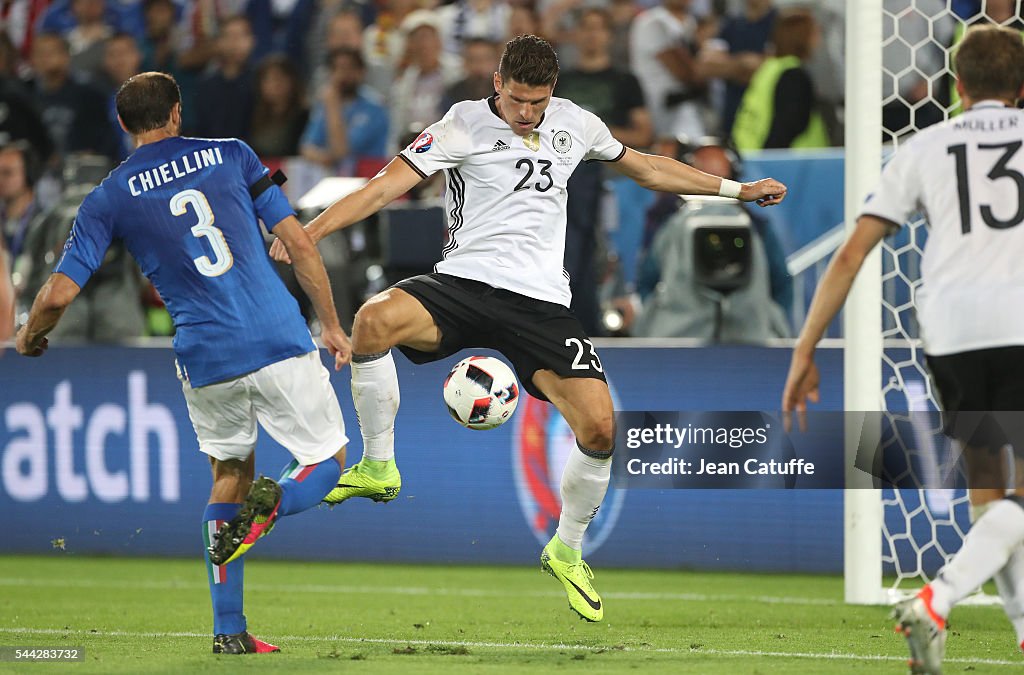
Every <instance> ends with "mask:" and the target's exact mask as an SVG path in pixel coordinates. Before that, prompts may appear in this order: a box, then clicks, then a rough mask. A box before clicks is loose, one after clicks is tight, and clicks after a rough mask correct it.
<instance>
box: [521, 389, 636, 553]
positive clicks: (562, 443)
mask: <svg viewBox="0 0 1024 675" xmlns="http://www.w3.org/2000/svg"><path fill="white" fill-rule="evenodd" d="M515 417H516V419H515V422H516V432H515V434H514V436H513V439H512V468H513V470H514V473H515V478H516V494H517V496H518V497H519V507H520V508H521V509H522V511H523V516H524V517H525V518H526V524H527V526H528V527H529V528H530V531H532V532H533V535H534V537H536V539H537V542H538V543H540V544H546V543H548V540H550V539H551V537H552V536H554V533H555V530H556V529H557V528H558V515H559V513H560V512H561V510H562V499H561V496H560V495H559V483H560V482H561V477H562V469H563V468H564V467H565V462H566V460H567V459H568V457H569V453H570V452H578V450H577V449H576V437H575V436H573V433H572V430H570V429H569V425H568V424H566V422H565V420H564V419H563V418H562V416H561V415H559V414H558V411H557V410H556V409H555V407H554V406H553V405H550V404H548V403H544V402H543V401H540V400H539V399H536V398H534V397H533V396H529V395H527V394H526V392H525V391H524V392H523V395H522V396H521V397H520V400H519V409H518V410H517V411H516V415H515ZM625 497H626V491H625V490H624V489H616V487H615V481H614V480H613V481H611V482H610V483H609V484H608V492H607V493H606V494H605V497H604V503H603V504H602V505H601V508H600V509H599V510H598V511H597V512H596V515H595V516H594V519H593V520H592V521H591V523H590V527H588V528H587V534H586V539H585V540H584V546H585V547H586V549H587V554H588V555H589V554H591V553H593V552H594V551H596V550H597V549H598V548H599V547H600V546H601V544H603V543H604V541H605V540H606V539H607V538H608V535H610V534H611V532H612V530H613V529H615V523H616V521H617V520H618V519H619V512H620V511H621V510H622V501H623V499H625Z"/></svg>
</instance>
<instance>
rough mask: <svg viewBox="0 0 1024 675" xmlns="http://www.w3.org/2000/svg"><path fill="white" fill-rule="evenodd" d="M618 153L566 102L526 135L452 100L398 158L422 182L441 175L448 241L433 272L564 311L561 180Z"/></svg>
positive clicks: (590, 117) (603, 132) (620, 149)
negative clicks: (583, 165) (588, 163)
mask: <svg viewBox="0 0 1024 675" xmlns="http://www.w3.org/2000/svg"><path fill="white" fill-rule="evenodd" d="M625 152H626V148H625V147H624V146H623V145H622V143H619V142H618V141H616V140H615V139H614V138H612V135H611V132H609V131H608V127H607V126H605V124H604V122H602V121H601V120H600V119H599V118H598V117H597V116H596V115H594V114H593V113H590V112H587V111H585V110H583V109H582V108H580V107H579V106H577V105H576V104H575V103H573V102H571V101H568V100H566V99H563V98H552V99H551V103H550V105H549V106H548V108H547V110H546V111H545V112H544V117H543V118H541V121H540V124H538V125H537V127H536V128H535V129H534V131H532V132H531V133H530V134H529V135H527V136H525V137H524V136H517V135H516V134H515V133H513V132H512V129H511V128H509V126H508V124H507V123H506V122H505V121H504V120H503V119H502V118H501V117H500V116H499V115H498V110H497V108H496V107H495V104H494V100H493V99H484V100H480V101H463V102H462V103H456V104H455V105H454V106H452V108H451V110H449V111H448V114H446V115H445V116H444V117H443V118H442V119H441V120H440V121H439V122H437V123H436V124H433V125H431V126H430V127H428V128H427V129H426V131H424V132H423V133H422V134H420V136H419V138H417V139H416V140H415V141H414V142H413V143H412V144H411V145H409V147H407V148H406V149H404V150H402V152H401V153H399V155H398V156H399V157H401V158H402V159H404V160H405V161H406V162H407V163H408V164H409V166H411V167H412V168H413V169H414V170H415V171H416V172H417V173H418V174H420V175H421V176H423V177H424V178H426V177H427V176H429V175H431V174H433V173H434V172H436V171H439V170H441V169H444V170H445V180H446V181H447V186H448V189H447V191H446V194H445V214H446V216H447V219H448V241H447V242H446V243H445V246H444V249H443V250H442V259H441V261H440V262H438V263H437V265H436V266H435V268H434V269H435V270H436V271H438V272H442V273H444V274H451V275H454V276H458V277H463V278H466V279H473V280H476V281H482V282H484V283H486V284H490V285H491V286H494V287H495V288H503V289H505V290H509V291H514V292H516V293H519V294H521V295H525V296H528V297H531V298H537V299H539V300H546V301H548V302H556V303H558V304H561V305H565V306H566V307H568V306H569V301H570V299H571V294H570V292H569V277H568V274H567V273H566V272H565V269H564V268H563V267H562V257H563V254H564V252H565V204H566V189H565V186H566V182H567V181H568V180H569V176H570V175H572V172H573V170H574V169H575V168H576V166H577V165H578V164H579V163H580V162H582V161H584V160H589V159H596V160H603V161H616V160H618V159H620V158H621V157H622V156H623V155H624V154H625Z"/></svg>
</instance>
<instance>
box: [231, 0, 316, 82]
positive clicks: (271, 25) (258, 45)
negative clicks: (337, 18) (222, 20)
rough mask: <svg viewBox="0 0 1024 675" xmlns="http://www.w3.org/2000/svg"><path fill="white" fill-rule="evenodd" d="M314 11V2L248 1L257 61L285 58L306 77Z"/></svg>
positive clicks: (293, 0)
mask: <svg viewBox="0 0 1024 675" xmlns="http://www.w3.org/2000/svg"><path fill="white" fill-rule="evenodd" d="M315 9H316V2H315V0H283V1H282V0H248V2H246V4H245V15H246V16H247V17H248V19H249V23H250V25H251V26H252V34H253V36H254V38H255V45H254V53H253V56H254V57H255V59H256V60H259V59H261V58H262V57H264V56H266V55H267V54H277V53H280V54H286V55H287V56H288V58H290V59H291V60H292V63H294V64H295V66H296V68H298V69H299V72H300V73H307V72H308V71H307V64H306V53H307V52H306V41H307V38H308V34H309V30H310V28H311V26H312V20H313V15H314V12H315ZM222 30H223V28H222ZM309 70H311V68H310V69H309Z"/></svg>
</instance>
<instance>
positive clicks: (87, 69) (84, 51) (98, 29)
mask: <svg viewBox="0 0 1024 675" xmlns="http://www.w3.org/2000/svg"><path fill="white" fill-rule="evenodd" d="M114 1H115V2H116V0H114ZM106 7H107V2H106V0H71V12H72V14H74V17H75V27H74V28H72V29H71V30H69V31H68V32H67V35H65V38H66V39H67V41H68V47H69V49H70V51H71V70H72V72H73V73H75V74H76V75H78V76H79V77H80V78H82V79H84V80H86V81H88V82H95V81H97V80H100V79H102V77H103V55H104V52H105V50H106V42H107V40H108V39H109V38H110V36H111V35H113V34H114V32H115V28H114V26H113V25H112V24H110V23H107V17H106Z"/></svg>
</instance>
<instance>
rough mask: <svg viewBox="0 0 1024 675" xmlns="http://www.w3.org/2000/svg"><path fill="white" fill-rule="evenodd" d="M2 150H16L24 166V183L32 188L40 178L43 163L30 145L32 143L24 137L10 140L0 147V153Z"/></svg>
mask: <svg viewBox="0 0 1024 675" xmlns="http://www.w3.org/2000/svg"><path fill="white" fill-rule="evenodd" d="M3 152H16V153H18V154H19V155H21V164H22V166H24V168H25V185H27V186H28V189H30V190H31V189H32V188H34V187H35V185H36V183H38V182H39V179H40V178H42V175H43V163H42V160H40V159H39V154H38V153H37V152H36V151H35V149H34V148H33V147H32V144H31V143H29V142H28V141H26V140H24V139H21V140H17V141H12V142H10V143H8V144H6V145H4V146H3V147H0V153H3Z"/></svg>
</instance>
